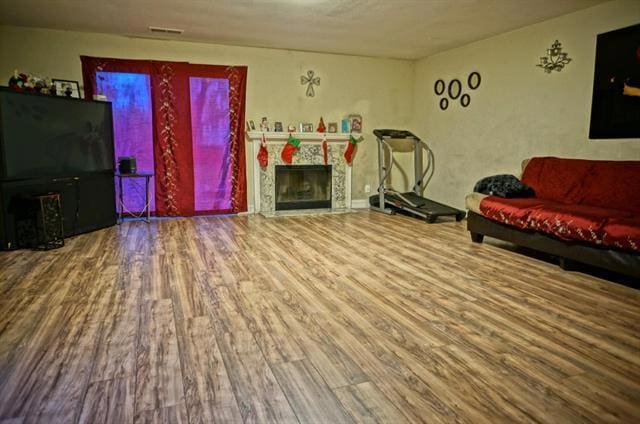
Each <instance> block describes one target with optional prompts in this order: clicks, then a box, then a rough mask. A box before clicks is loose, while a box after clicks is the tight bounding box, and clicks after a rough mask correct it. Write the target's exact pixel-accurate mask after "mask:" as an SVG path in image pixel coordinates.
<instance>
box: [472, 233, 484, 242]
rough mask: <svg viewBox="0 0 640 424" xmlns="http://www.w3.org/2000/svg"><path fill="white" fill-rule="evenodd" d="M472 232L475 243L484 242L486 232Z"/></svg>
mask: <svg viewBox="0 0 640 424" xmlns="http://www.w3.org/2000/svg"><path fill="white" fill-rule="evenodd" d="M470 234H471V241H472V242H474V243H482V240H484V234H480V233H474V232H470Z"/></svg>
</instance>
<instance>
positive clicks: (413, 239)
mask: <svg viewBox="0 0 640 424" xmlns="http://www.w3.org/2000/svg"><path fill="white" fill-rule="evenodd" d="M0 272H1V275H0V277H1V278H0V293H1V297H0V422H1V423H22V422H42V423H56V422H61V423H78V422H79V423H102V422H110V423H117V424H119V423H131V422H165V423H186V422H190V423H200V422H205V423H211V422H228V423H241V422H245V423H252V422H259V423H267V422H281V423H296V422H301V423H348V422H367V423H368V422H381V423H401V422H426V423H440V422H469V423H496V422H508V423H512V422H540V423H572V422H627V423H631V422H640V291H638V290H634V289H632V288H629V287H625V286H622V285H617V284H614V283H611V282H607V281H604V280H600V279H598V278H595V277H592V276H588V275H584V274H579V273H569V272H564V271H562V270H560V269H559V268H558V267H557V266H555V265H553V264H549V263H546V262H542V261H539V260H536V259H533V258H530V257H527V256H524V255H519V254H516V253H513V252H511V251H509V250H505V249H502V248H499V247H497V246H495V245H491V244H487V243H485V244H483V245H475V244H472V243H471V242H470V240H469V237H468V235H467V233H466V231H465V229H464V223H455V222H447V223H441V224H435V225H428V224H425V223H423V222H420V221H417V220H413V219H411V218H406V217H401V216H385V215H382V214H376V213H369V212H361V213H354V214H345V215H325V216H304V217H287V218H278V219H265V218H262V217H260V216H240V217H202V218H192V219H167V220H156V221H153V222H152V223H151V224H145V223H143V222H131V223H126V224H124V225H121V226H118V227H113V228H109V229H105V230H101V231H98V232H94V233H91V234H85V235H82V236H78V237H75V238H72V239H68V240H67V241H66V245H65V247H64V248H62V249H58V250H54V251H49V252H32V251H16V252H4V253H0Z"/></svg>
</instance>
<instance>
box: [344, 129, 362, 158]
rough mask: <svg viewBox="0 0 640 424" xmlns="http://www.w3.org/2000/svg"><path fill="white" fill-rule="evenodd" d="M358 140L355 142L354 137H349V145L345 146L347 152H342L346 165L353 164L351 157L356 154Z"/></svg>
mask: <svg viewBox="0 0 640 424" xmlns="http://www.w3.org/2000/svg"><path fill="white" fill-rule="evenodd" d="M359 142H360V140H356V139H355V137H354V136H349V143H348V144H347V150H345V151H344V158H345V160H346V161H347V164H349V165H351V162H353V156H354V155H355V153H356V150H357V146H358V143H359Z"/></svg>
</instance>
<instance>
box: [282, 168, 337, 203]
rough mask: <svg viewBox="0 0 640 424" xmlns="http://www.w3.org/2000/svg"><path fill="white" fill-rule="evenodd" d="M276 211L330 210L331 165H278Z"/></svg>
mask: <svg viewBox="0 0 640 424" xmlns="http://www.w3.org/2000/svg"><path fill="white" fill-rule="evenodd" d="M275 188H276V190H275V191H276V210H277V211H284V210H293V209H330V208H331V165H327V166H324V165H276V187H275Z"/></svg>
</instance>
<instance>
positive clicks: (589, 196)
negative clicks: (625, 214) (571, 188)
mask: <svg viewBox="0 0 640 424" xmlns="http://www.w3.org/2000/svg"><path fill="white" fill-rule="evenodd" d="M583 195H584V197H583V199H582V201H581V203H582V204H586V205H593V206H601V207H603V208H611V209H619V210H625V211H633V212H636V213H640V161H593V168H592V169H591V175H590V176H589V180H588V181H587V182H586V184H585V191H584V193H583Z"/></svg>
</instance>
